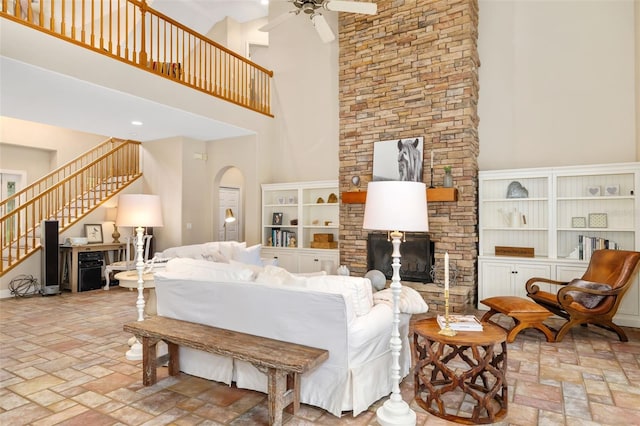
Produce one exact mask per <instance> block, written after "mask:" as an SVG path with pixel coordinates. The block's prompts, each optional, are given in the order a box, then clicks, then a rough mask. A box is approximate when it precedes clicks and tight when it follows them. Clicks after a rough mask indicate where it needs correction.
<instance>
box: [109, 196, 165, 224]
mask: <svg viewBox="0 0 640 426" xmlns="http://www.w3.org/2000/svg"><path fill="white" fill-rule="evenodd" d="M116 225H117V226H136V227H137V226H162V206H161V204H160V197H159V196H157V195H149V194H122V195H120V197H118V215H117V216H116Z"/></svg>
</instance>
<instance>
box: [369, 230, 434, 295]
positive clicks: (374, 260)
mask: <svg viewBox="0 0 640 426" xmlns="http://www.w3.org/2000/svg"><path fill="white" fill-rule="evenodd" d="M392 253H393V246H392V245H391V241H389V240H387V234H386V233H385V234H381V233H370V234H369V236H368V238H367V270H369V271H370V270H372V269H377V270H379V271H381V272H382V273H383V274H384V275H385V277H387V279H389V280H390V279H391V277H392V275H393V269H392V268H391V262H392V259H391V254H392ZM400 256H401V257H400V279H401V280H403V281H416V282H422V283H430V282H432V279H431V273H430V271H431V265H433V262H434V245H433V243H432V242H431V240H430V239H429V235H428V234H407V236H406V241H403V242H402V244H401V245H400Z"/></svg>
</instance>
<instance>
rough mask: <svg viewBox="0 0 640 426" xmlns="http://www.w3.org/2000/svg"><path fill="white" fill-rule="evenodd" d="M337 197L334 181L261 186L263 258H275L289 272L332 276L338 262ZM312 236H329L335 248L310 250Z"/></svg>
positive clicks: (338, 213) (338, 212)
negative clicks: (322, 271) (329, 274)
mask: <svg viewBox="0 0 640 426" xmlns="http://www.w3.org/2000/svg"><path fill="white" fill-rule="evenodd" d="M338 194H339V192H338V182H337V181H313V182H290V183H273V184H263V185H262V253H263V256H267V257H275V258H277V259H278V263H279V264H280V266H282V267H284V268H286V269H288V270H290V271H291V272H314V271H320V270H328V271H327V272H332V273H335V270H336V268H337V267H338V266H339V265H338V263H339V261H340V255H339V253H340V252H339V249H338V230H339V218H340V208H339V200H338ZM276 218H278V219H276ZM315 234H330V235H331V239H333V241H334V242H335V247H334V248H314V247H312V243H313V241H314V235H315ZM283 236H284V238H283ZM292 236H293V237H294V238H295V243H294V244H291V237H292ZM287 241H288V242H289V243H287Z"/></svg>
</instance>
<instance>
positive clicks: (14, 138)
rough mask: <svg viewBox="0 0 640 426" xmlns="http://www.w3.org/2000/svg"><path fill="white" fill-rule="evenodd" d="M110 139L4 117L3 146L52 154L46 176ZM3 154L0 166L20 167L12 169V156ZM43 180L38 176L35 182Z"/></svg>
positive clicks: (1, 121)
mask: <svg viewBox="0 0 640 426" xmlns="http://www.w3.org/2000/svg"><path fill="white" fill-rule="evenodd" d="M107 139H109V137H108V136H102V135H95V134H92V133H85V132H78V131H75V130H70V129H63V128H61V127H56V126H49V125H46V124H40V123H34V122H31V121H24V120H18V119H16V118H11V117H0V143H1V144H12V145H19V146H24V147H31V148H36V149H40V150H43V151H47V152H49V153H50V154H49V155H50V164H49V169H48V170H46V171H45V173H48V172H49V171H51V170H53V169H55V168H57V167H59V166H61V165H63V164H65V163H67V162H69V161H71V160H73V159H74V158H76V157H78V156H80V155H82V154H83V153H85V152H86V151H88V150H89V149H91V148H93V147H94V146H96V145H98V144H99V143H101V142H104V141H106V140H107ZM1 154H2V155H0V165H2V167H3V168H10V169H18V168H19V167H17V166H11V167H8V165H7V164H5V163H8V162H10V161H9V160H8V158H6V157H5V155H8V153H7V152H6V151H3V152H2V153H1ZM11 161H13V160H11ZM5 166H6V167H5ZM40 177H42V174H39V175H37V176H35V179H37V178H40ZM28 179H29V180H30V182H31V181H32V180H31V176H29V177H28Z"/></svg>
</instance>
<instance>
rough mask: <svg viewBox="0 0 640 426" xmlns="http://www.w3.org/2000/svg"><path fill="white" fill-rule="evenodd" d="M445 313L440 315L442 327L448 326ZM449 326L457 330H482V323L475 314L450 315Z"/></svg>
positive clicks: (439, 320)
mask: <svg viewBox="0 0 640 426" xmlns="http://www.w3.org/2000/svg"><path fill="white" fill-rule="evenodd" d="M446 322H447V321H446V319H445V317H444V315H438V325H439V326H440V328H445V327H446ZM449 327H451V329H452V330H456V331H482V323H481V322H480V321H478V318H476V317H475V316H474V315H449Z"/></svg>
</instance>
